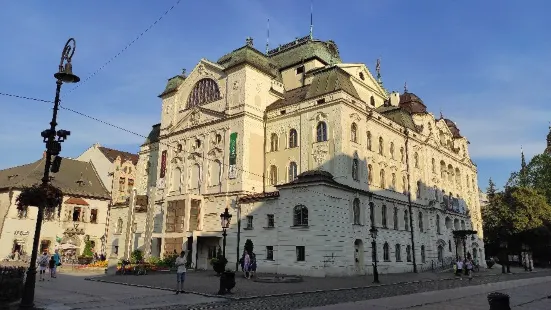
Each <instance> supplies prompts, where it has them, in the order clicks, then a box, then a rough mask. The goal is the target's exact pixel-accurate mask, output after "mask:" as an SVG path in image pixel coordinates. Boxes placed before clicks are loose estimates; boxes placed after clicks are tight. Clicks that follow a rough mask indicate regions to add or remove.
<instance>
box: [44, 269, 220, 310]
mask: <svg viewBox="0 0 551 310" xmlns="http://www.w3.org/2000/svg"><path fill="white" fill-rule="evenodd" d="M220 301H225V300H224V299H219V298H209V297H204V296H199V295H195V294H180V295H175V294H174V292H172V291H166V290H152V289H147V288H138V287H131V286H121V285H116V284H106V283H99V282H92V281H85V280H84V276H83V275H67V274H65V275H64V274H60V275H58V277H57V278H56V279H51V280H50V281H44V282H37V283H36V293H35V305H36V307H39V308H43V309H47V310H69V309H109V310H128V309H142V308H157V307H166V306H173V305H178V306H179V307H181V306H184V305H195V304H204V303H209V302H220Z"/></svg>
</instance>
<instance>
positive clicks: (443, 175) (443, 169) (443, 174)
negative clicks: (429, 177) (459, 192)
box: [440, 160, 448, 181]
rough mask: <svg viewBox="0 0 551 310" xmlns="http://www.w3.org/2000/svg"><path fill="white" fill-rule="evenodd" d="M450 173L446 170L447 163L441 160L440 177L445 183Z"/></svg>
mask: <svg viewBox="0 0 551 310" xmlns="http://www.w3.org/2000/svg"><path fill="white" fill-rule="evenodd" d="M447 173H448V171H447V170H446V163H445V162H444V161H443V160H441V161H440V177H441V178H442V179H443V180H444V181H445V178H446V174H447Z"/></svg>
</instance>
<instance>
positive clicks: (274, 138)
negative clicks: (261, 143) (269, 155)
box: [270, 133, 279, 152]
mask: <svg viewBox="0 0 551 310" xmlns="http://www.w3.org/2000/svg"><path fill="white" fill-rule="evenodd" d="M278 146H279V139H278V137H277V134H275V133H273V134H272V135H271V136H270V152H275V151H277V147H278Z"/></svg>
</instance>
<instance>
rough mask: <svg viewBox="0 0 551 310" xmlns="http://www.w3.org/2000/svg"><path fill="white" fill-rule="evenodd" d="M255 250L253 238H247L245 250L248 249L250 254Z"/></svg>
mask: <svg viewBox="0 0 551 310" xmlns="http://www.w3.org/2000/svg"><path fill="white" fill-rule="evenodd" d="M253 250H254V244H253V241H252V240H251V239H247V241H245V251H247V252H248V253H249V255H250V254H252V253H253Z"/></svg>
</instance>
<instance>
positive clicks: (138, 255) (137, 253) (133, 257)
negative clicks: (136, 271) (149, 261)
mask: <svg viewBox="0 0 551 310" xmlns="http://www.w3.org/2000/svg"><path fill="white" fill-rule="evenodd" d="M142 261H143V253H142V251H141V250H138V249H136V250H134V251H132V253H131V254H130V262H131V263H132V264H136V263H138V262H142Z"/></svg>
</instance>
